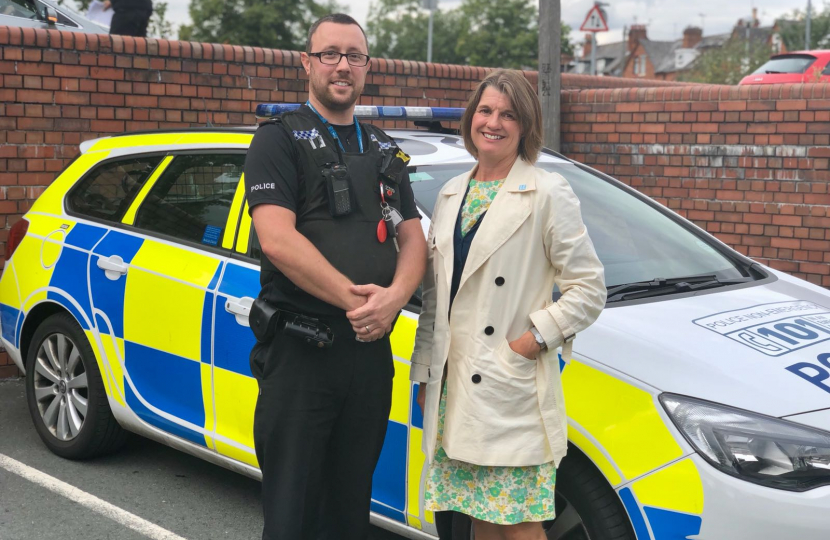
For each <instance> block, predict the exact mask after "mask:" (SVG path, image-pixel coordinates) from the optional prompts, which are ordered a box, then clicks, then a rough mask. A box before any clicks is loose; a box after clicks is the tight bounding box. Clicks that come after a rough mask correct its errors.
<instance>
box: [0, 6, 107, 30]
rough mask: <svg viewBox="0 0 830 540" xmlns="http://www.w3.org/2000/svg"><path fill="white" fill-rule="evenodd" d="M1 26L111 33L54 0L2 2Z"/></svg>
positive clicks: (0, 8) (0, 11) (0, 9)
mask: <svg viewBox="0 0 830 540" xmlns="http://www.w3.org/2000/svg"><path fill="white" fill-rule="evenodd" d="M0 26H23V27H29V28H42V29H44V30H49V29H51V30H68V31H70V32H85V33H87V34H108V33H109V28H107V27H105V26H101V25H100V24H97V23H94V22H92V21H90V20H89V19H87V18H86V17H84V16H83V15H81V14H79V13H77V12H75V11H74V10H72V9H70V8H69V7H67V6H65V5H58V3H57V2H54V1H52V0H0Z"/></svg>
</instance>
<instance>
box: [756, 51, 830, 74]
mask: <svg viewBox="0 0 830 540" xmlns="http://www.w3.org/2000/svg"><path fill="white" fill-rule="evenodd" d="M815 61H816V57H815V56H812V55H809V54H802V55H797V56H796V55H793V56H779V57H776V58H772V59H770V60H769V61H768V62H767V63H766V64H764V65H762V66H761V67H759V68H758V69H757V70H755V72H754V73H753V75H766V74H768V73H804V72H805V71H807V68H808V67H810V65H811V64H812V63H813V62H815Z"/></svg>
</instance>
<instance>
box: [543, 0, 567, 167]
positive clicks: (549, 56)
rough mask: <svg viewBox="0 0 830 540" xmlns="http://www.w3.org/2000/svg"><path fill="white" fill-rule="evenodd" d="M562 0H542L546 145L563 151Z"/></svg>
mask: <svg viewBox="0 0 830 540" xmlns="http://www.w3.org/2000/svg"><path fill="white" fill-rule="evenodd" d="M561 16H562V6H561V4H560V0H539V101H540V102H541V104H542V126H543V127H544V131H545V146H547V147H548V148H550V149H552V150H555V151H556V152H558V151H559V93H560V88H561V77H560V63H561V46H562V23H561Z"/></svg>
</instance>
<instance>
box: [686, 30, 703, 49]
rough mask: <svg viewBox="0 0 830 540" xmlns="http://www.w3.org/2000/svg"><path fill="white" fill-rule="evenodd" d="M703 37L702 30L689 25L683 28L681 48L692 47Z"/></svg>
mask: <svg viewBox="0 0 830 540" xmlns="http://www.w3.org/2000/svg"><path fill="white" fill-rule="evenodd" d="M701 39H703V30H702V29H700V28H698V27H696V26H689V27H687V28H686V29H685V30H683V48H684V49H693V48H694V47H695V45H697V44H698V43H700V40H701Z"/></svg>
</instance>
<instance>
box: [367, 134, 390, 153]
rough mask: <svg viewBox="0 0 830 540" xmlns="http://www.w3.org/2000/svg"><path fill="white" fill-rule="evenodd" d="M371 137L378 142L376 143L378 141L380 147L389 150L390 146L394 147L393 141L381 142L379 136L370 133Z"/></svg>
mask: <svg viewBox="0 0 830 540" xmlns="http://www.w3.org/2000/svg"><path fill="white" fill-rule="evenodd" d="M369 139H370V140H372V141H374V142H376V143H378V148H380V149H381V150H389V149H390V148H392V143H390V142H380V141H379V140H378V138H377V137H375V136H374V134H370V135H369Z"/></svg>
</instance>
